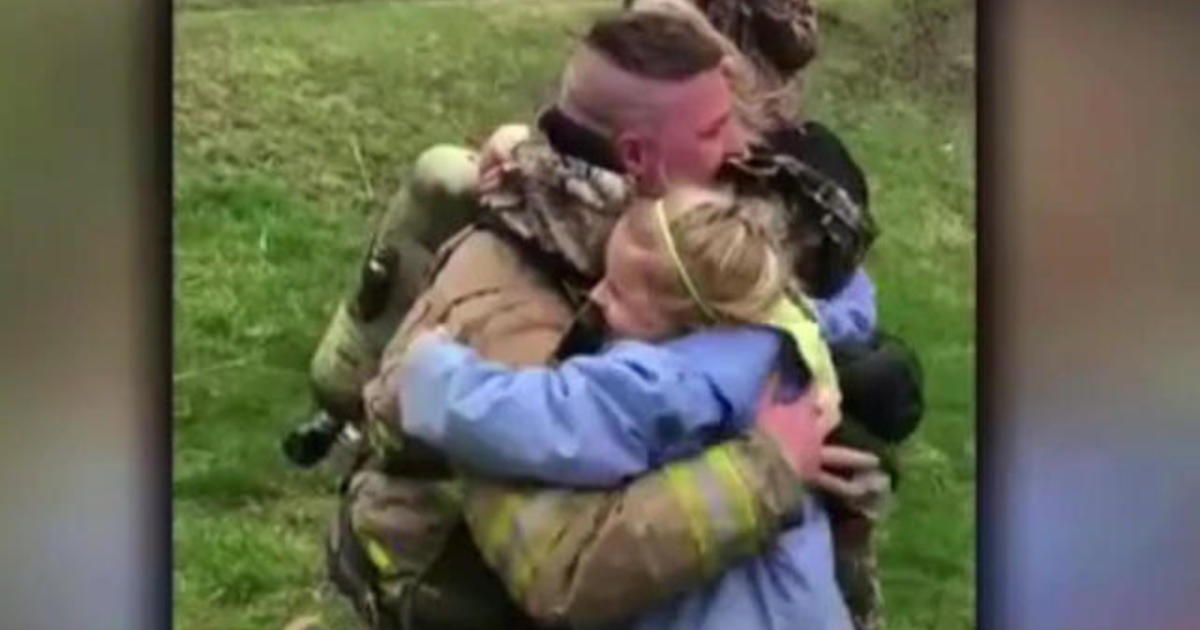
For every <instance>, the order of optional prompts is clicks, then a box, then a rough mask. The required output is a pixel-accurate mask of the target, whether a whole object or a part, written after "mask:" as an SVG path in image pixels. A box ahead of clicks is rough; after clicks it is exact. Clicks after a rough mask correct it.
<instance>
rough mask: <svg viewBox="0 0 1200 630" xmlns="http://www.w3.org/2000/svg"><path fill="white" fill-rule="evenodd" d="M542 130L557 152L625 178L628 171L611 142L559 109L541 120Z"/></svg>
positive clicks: (549, 111) (545, 114)
mask: <svg viewBox="0 0 1200 630" xmlns="http://www.w3.org/2000/svg"><path fill="white" fill-rule="evenodd" d="M538 129H540V130H541V131H542V134H544V135H545V136H546V140H547V141H549V143H550V147H551V148H553V149H554V151H555V152H557V153H559V154H561V155H567V156H570V157H573V158H576V159H579V160H583V161H584V162H587V163H588V164H591V165H593V166H596V167H599V168H603V169H605V170H609V171H612V172H614V173H620V174H624V172H625V169H624V168H622V166H621V162H620V160H618V159H617V155H616V152H614V151H613V147H612V143H611V142H610V141H609V139H608V138H606V137H604V136H603V135H602V134H600V133H599V132H596V131H594V130H592V129H591V128H589V127H587V126H585V125H584V124H582V123H580V122H578V121H576V120H575V119H573V118H572V117H571V116H569V115H568V114H567V113H566V112H565V111H563V110H562V109H561V108H559V107H558V106H552V107H550V108H549V109H547V110H546V111H544V112H542V114H541V116H539V117H538Z"/></svg>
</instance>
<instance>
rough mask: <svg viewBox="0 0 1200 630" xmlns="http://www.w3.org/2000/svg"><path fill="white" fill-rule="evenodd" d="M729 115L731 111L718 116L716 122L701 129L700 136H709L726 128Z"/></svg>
mask: <svg viewBox="0 0 1200 630" xmlns="http://www.w3.org/2000/svg"><path fill="white" fill-rule="evenodd" d="M729 114H730V112H729V110H726V111H725V112H724V113H723V114H721V115H720V116H718V117H717V119H716V120H714V121H712V122H711V123H709V124H708V125H707V126H705V127H704V128H703V129H701V130H700V135H703V136H708V135H712V134H714V133H716V132H717V131H718V130H720V129H721V127H723V126H725V123H726V122H727V121H728V120H729Z"/></svg>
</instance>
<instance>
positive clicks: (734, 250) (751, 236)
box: [627, 186, 788, 328]
mask: <svg viewBox="0 0 1200 630" xmlns="http://www.w3.org/2000/svg"><path fill="white" fill-rule="evenodd" d="M658 203H661V206H657V205H656V207H654V208H650V209H642V210H640V211H634V212H631V213H630V215H629V216H628V217H627V219H628V221H629V225H628V227H629V229H630V231H631V233H632V235H633V237H634V238H636V239H638V240H639V241H640V242H641V243H642V244H643V245H645V246H648V247H651V248H653V250H654V251H655V252H656V253H658V254H659V255H660V256H661V258H662V259H663V261H664V264H663V265H660V268H659V269H658V273H653V274H651V277H650V278H649V281H650V282H651V283H652V284H653V286H654V287H655V289H656V293H657V296H658V297H657V301H658V303H659V305H660V306H661V307H662V308H663V310H664V314H665V315H666V316H667V317H669V318H670V319H671V320H672V321H673V322H675V323H677V324H679V325H681V326H682V327H685V328H697V327H701V326H705V325H713V324H721V323H754V322H761V321H763V320H764V319H765V318H766V316H767V314H768V312H769V311H770V309H771V308H772V307H773V306H775V304H776V303H777V302H778V300H779V299H780V298H781V297H783V294H784V289H785V286H786V283H787V280H788V274H787V269H786V267H785V264H784V260H785V257H784V254H783V252H782V244H781V243H780V241H779V239H778V238H776V236H775V235H776V234H779V233H780V231H779V230H777V229H776V228H775V226H774V225H773V222H772V219H773V217H774V215H775V213H774V212H773V211H772V209H771V207H770V206H769V204H768V203H767V202H766V201H765V200H762V199H758V198H750V197H734V196H733V195H732V194H730V193H728V192H726V191H720V190H710V189H704V188H697V187H691V186H686V187H677V188H674V189H672V190H671V191H669V192H668V193H667V195H666V196H665V197H664V198H663V199H662V200H661V201H660V202H658ZM660 212H661V215H659V213H660ZM672 250H674V251H672ZM689 285H690V286H689ZM714 320H715V321H714Z"/></svg>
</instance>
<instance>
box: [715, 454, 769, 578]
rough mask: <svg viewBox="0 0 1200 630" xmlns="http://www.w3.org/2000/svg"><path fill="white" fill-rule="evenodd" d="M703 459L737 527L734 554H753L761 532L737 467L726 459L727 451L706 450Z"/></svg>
mask: <svg viewBox="0 0 1200 630" xmlns="http://www.w3.org/2000/svg"><path fill="white" fill-rule="evenodd" d="M704 459H705V461H707V462H708V463H709V464H711V465H712V467H713V470H714V471H715V472H716V476H717V479H719V480H720V482H721V486H722V488H723V489H724V490H725V497H726V498H727V500H728V503H729V504H731V505H732V506H733V513H734V515H735V516H734V518H735V519H736V520H737V525H738V536H737V547H736V549H737V551H739V552H740V554H746V555H751V554H753V553H754V551H755V550H756V549H757V547H758V542H759V540H761V538H762V530H761V523H760V522H759V520H758V514H757V513H756V512H755V510H754V503H753V499H752V498H751V496H750V488H749V487H747V486H746V482H745V481H744V480H743V479H742V475H741V473H739V472H738V469H737V465H736V464H734V463H733V459H732V458H730V456H729V450H728V447H718V448H710V449H709V450H708V451H707V452H706V453H705V455H704Z"/></svg>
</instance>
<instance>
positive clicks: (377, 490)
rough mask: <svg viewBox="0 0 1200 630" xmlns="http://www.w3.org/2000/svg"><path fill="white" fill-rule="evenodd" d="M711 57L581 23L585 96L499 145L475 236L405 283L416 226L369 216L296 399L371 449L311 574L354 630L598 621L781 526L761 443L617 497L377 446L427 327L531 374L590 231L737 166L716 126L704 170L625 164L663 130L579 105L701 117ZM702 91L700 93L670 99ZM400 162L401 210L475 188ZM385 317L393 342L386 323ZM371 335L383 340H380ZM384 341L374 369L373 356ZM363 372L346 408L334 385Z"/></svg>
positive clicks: (573, 305)
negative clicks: (355, 267)
mask: <svg viewBox="0 0 1200 630" xmlns="http://www.w3.org/2000/svg"><path fill="white" fill-rule="evenodd" d="M581 58H583V59H582V60H581ZM719 58H720V50H719V49H714V48H713V47H712V45H711V42H708V40H706V39H705V38H703V37H702V36H700V37H698V34H697V33H696V31H695V30H694V29H692V28H689V27H688V26H687V25H686V24H683V23H680V22H679V21H678V20H670V19H667V18H662V17H647V16H644V15H641V16H633V17H629V16H627V17H624V18H620V19H616V20H610V21H607V22H602V23H601V24H598V25H597V26H596V27H595V28H594V29H593V30H592V32H591V33H590V35H589V39H588V43H587V44H586V45H585V46H583V47H582V48H581V50H580V51H579V53H578V55H577V58H576V59H573V61H572V65H571V66H570V68H569V70H568V75H567V76H568V79H567V81H566V82H567V83H568V85H569V86H570V85H571V84H572V79H571V77H572V72H575V73H578V74H579V75H580V76H586V77H588V80H583V79H582V78H579V77H576V80H575V82H574V86H575V90H574V92H572V90H571V88H570V87H568V88H567V89H564V98H563V100H562V102H560V104H559V107H558V108H556V109H554V110H552V111H551V112H549V113H548V115H546V116H544V117H543V119H542V125H541V126H542V130H543V132H544V133H545V135H546V136H547V139H548V141H549V144H547V143H543V142H527V143H522V144H520V145H519V146H517V147H516V148H515V150H514V151H513V153H512V162H511V164H509V165H507V166H506V168H505V169H504V173H503V176H502V177H501V181H500V182H499V184H498V185H497V186H496V187H495V188H494V189H493V190H490V191H488V192H487V193H485V194H483V195H482V196H481V197H480V205H481V206H482V213H481V215H480V217H479V219H477V221H476V224H475V225H474V226H472V227H469V228H467V229H466V230H464V231H462V232H460V233H458V234H457V235H455V236H454V237H453V238H451V239H450V240H449V242H447V243H446V244H445V245H443V246H442V248H441V250H440V251H439V253H438V254H437V255H436V256H435V257H434V258H433V260H432V263H431V264H430V266H429V268H428V276H427V280H425V281H421V280H418V279H416V278H417V275H418V272H417V271H416V270H420V271H426V269H425V268H424V267H425V263H423V262H422V253H421V252H422V251H424V252H426V253H427V252H428V249H426V247H427V246H428V244H429V243H431V242H432V241H433V239H431V238H428V236H427V234H426V233H425V232H423V231H422V229H421V228H420V227H418V228H417V229H416V230H414V231H412V232H407V233H406V232H403V231H402V230H400V229H391V228H390V227H389V226H392V225H405V224H406V222H411V221H413V220H414V218H413V217H408V218H405V212H403V211H393V212H389V216H391V217H394V218H390V219H387V220H385V222H384V227H383V228H382V229H381V237H380V238H379V239H377V241H376V243H375V244H374V246H373V247H372V249H371V252H370V254H369V256H368V261H367V263H366V264H365V265H364V274H363V277H364V282H363V284H362V286H361V287H360V291H359V293H358V295H357V296H356V297H355V299H354V300H352V301H350V302H348V303H347V304H346V305H344V306H343V307H342V308H341V309H340V310H339V315H338V317H337V319H335V323H334V325H332V326H331V329H330V332H329V334H327V336H326V340H325V342H323V344H322V349H321V350H320V351H319V352H318V358H317V360H314V385H315V386H316V388H317V389H318V390H322V389H324V390H326V391H332V392H334V395H328V394H323V395H322V400H326V401H333V402H334V403H337V409H338V413H339V414H342V415H343V417H345V418H346V419H348V420H350V421H352V422H356V423H359V424H360V426H364V425H365V428H366V433H367V435H368V438H369V440H368V442H369V444H370V446H371V449H370V450H369V451H368V452H367V454H366V455H367V457H366V460H365V461H364V462H362V463H361V465H360V466H359V467H358V468H357V470H356V471H355V472H354V474H353V475H352V476H351V477H350V478H349V479H348V483H347V484H346V486H345V496H344V501H343V504H342V508H341V510H340V511H339V514H338V518H337V519H335V525H334V528H333V532H332V534H331V537H330V569H331V573H332V575H333V577H334V579H335V581H336V582H337V583H338V584H339V586H340V587H341V588H342V589H343V591H344V592H346V594H347V595H348V596H350V597H351V599H352V600H353V601H354V602H355V604H356V606H357V607H358V609H359V611H360V612H361V613H362V615H363V617H364V618H365V619H367V620H368V622H369V623H371V625H372V626H373V627H379V628H393V627H461V628H490V627H496V628H503V627H520V626H522V625H530V624H531V623H532V622H533V621H536V623H538V624H539V625H541V626H543V627H545V626H554V625H563V624H569V625H594V624H597V623H606V622H611V621H616V620H619V619H621V618H624V617H627V616H628V615H631V614H634V613H636V612H640V611H642V610H644V609H646V608H647V607H649V606H652V605H654V604H657V603H660V602H662V601H665V600H666V599H668V598H670V597H671V596H673V595H675V594H678V593H680V592H682V591H683V590H686V589H688V588H691V587H694V586H696V585H698V584H701V583H703V582H704V581H705V580H707V579H710V578H711V577H713V576H714V575H716V574H718V573H719V572H720V570H721V569H722V567H725V566H729V565H730V564H732V563H735V562H737V561H738V560H739V559H742V558H745V557H748V556H751V555H754V554H755V553H757V552H758V551H759V550H761V549H762V548H763V546H764V545H766V544H769V543H770V542H771V540H772V539H773V537H774V535H775V533H776V532H777V531H778V530H779V528H780V527H781V526H782V524H783V522H784V520H785V519H786V518H790V517H792V516H794V515H793V514H792V512H793V511H794V509H795V506H796V505H797V500H798V498H799V497H798V496H797V494H798V492H800V491H801V488H802V485H801V484H800V483H798V482H800V481H802V480H800V479H798V478H797V476H796V473H795V472H794V470H793V469H792V467H791V465H790V464H789V460H788V458H786V457H784V456H783V455H782V453H781V451H780V449H781V448H783V446H782V445H786V444H787V440H786V438H785V437H783V436H776V435H770V434H766V433H763V432H761V431H755V432H752V433H750V434H749V435H747V436H743V437H739V438H737V439H734V440H730V441H729V442H726V443H723V444H720V445H717V446H714V447H712V448H710V449H709V450H708V451H706V452H705V453H703V454H701V455H699V456H697V457H694V458H692V459H689V460H684V461H681V462H677V463H675V464H673V465H671V466H669V467H668V468H667V469H666V470H664V471H661V472H656V473H653V474H649V475H646V476H645V477H642V478H640V479H637V480H634V481H632V482H631V483H630V484H629V485H628V486H626V487H624V488H622V489H618V490H611V491H570V490H565V489H551V488H537V487H529V486H522V485H518V484H499V483H493V482H489V481H487V480H482V479H475V478H472V477H470V476H465V475H455V474H453V473H452V471H451V470H450V469H449V467H448V466H447V465H446V464H445V462H443V461H441V459H440V458H439V457H438V456H437V455H436V454H435V453H432V452H430V451H429V449H427V448H423V447H422V446H421V445H420V444H418V443H416V442H413V441H411V440H405V439H404V438H403V436H400V435H398V430H397V428H396V427H398V422H397V418H396V412H397V410H396V400H395V379H396V374H395V366H396V365H397V363H398V361H399V358H400V357H401V356H402V354H403V351H404V348H405V347H406V344H407V343H408V341H409V340H411V339H412V337H413V336H415V335H416V334H417V333H419V332H420V331H422V330H425V329H428V328H430V327H432V326H437V325H443V326H449V327H450V328H452V329H454V330H456V331H457V333H458V334H459V336H460V337H461V338H462V339H463V340H464V341H466V342H467V343H468V344H470V345H472V346H473V347H475V348H476V350H478V351H479V352H481V354H483V355H484V356H488V357H491V358H494V359H497V360H502V361H506V362H511V363H518V364H522V363H524V364H529V363H541V362H545V361H547V360H551V359H552V358H553V356H554V355H555V353H556V349H560V350H561V349H565V348H567V347H569V346H571V345H572V344H573V343H574V340H573V339H572V338H571V336H570V335H568V336H566V337H564V335H565V334H566V333H567V332H568V330H569V329H571V328H572V321H573V319H574V316H575V313H576V312H577V311H578V310H579V308H580V307H581V306H582V305H583V297H584V295H585V294H586V291H587V289H588V288H589V287H590V286H591V284H592V283H593V282H594V280H595V279H596V278H597V277H598V276H599V274H600V269H599V264H600V252H601V251H602V245H603V243H604V241H605V239H606V238H607V233H608V228H609V227H611V224H612V222H613V221H614V220H615V218H616V216H617V214H618V213H619V212H620V210H622V209H624V208H625V207H626V206H627V204H628V201H629V196H630V195H632V194H656V191H657V192H661V187H662V185H664V184H665V181H664V180H663V177H664V176H665V177H668V178H672V179H684V180H691V181H706V180H707V179H709V178H711V176H712V174H713V172H712V171H714V170H715V168H708V169H707V170H708V172H704V170H705V169H695V168H692V169H690V170H689V168H688V167H687V166H688V161H689V160H693V166H694V159H696V158H697V155H701V157H707V158H708V159H709V161H710V162H711V158H712V157H713V156H714V155H715V157H716V158H718V160H719V159H720V158H721V156H722V155H724V154H728V153H729V152H737V151H739V150H740V146H739V145H740V141H739V140H738V139H737V137H736V130H734V129H733V128H728V129H727V128H726V127H724V126H723V127H721V128H719V129H718V130H717V131H716V132H715V133H717V134H718V136H719V137H720V138H721V140H720V145H719V147H718V153H717V154H704V152H703V151H699V149H698V148H697V147H698V146H699V145H696V146H692V147H691V149H692V150H693V151H694V153H695V154H692V155H689V154H688V153H687V152H686V151H684V152H682V153H679V152H676V154H675V155H676V158H675V160H676V161H675V163H674V164H671V163H670V160H669V159H668V158H667V157H666V156H664V155H662V154H661V153H660V154H658V157H657V158H655V157H653V155H654V153H653V152H648V151H646V149H647V147H651V146H654V147H655V149H654V150H655V151H659V150H662V152H663V153H665V152H666V148H667V147H665V145H663V144H662V140H663V137H662V135H661V134H667V133H668V132H667V131H658V132H651V131H649V130H648V129H646V128H639V127H634V126H632V123H630V122H629V121H628V120H626V119H624V118H622V115H623V113H622V112H620V111H608V110H606V109H605V108H604V107H596V105H597V103H604V104H607V106H608V107H609V108H611V107H614V106H615V104H614V103H613V101H612V100H611V97H612V96H613V95H614V94H618V93H620V94H624V95H627V96H628V95H641V96H642V97H643V98H644V99H649V100H644V101H643V102H641V103H637V105H641V106H657V107H660V108H661V107H664V105H663V104H662V103H661V102H658V101H654V100H653V99H652V98H651V97H652V96H654V95H658V96H659V97H662V96H663V95H664V94H674V95H675V96H674V97H672V102H673V103H675V104H676V105H678V103H695V102H700V103H709V104H711V103H712V102H713V99H714V98H715V99H717V102H719V101H720V98H721V96H720V94H719V93H715V92H712V90H714V89H716V88H714V87H713V85H714V84H713V83H712V82H713V81H714V80H717V79H720V72H719V70H718V67H717V60H719ZM689 64H690V66H689ZM605 67H607V68H605ZM597 72H599V73H600V75H597V74H596V73H597ZM617 84H621V86H620V87H619V88H618V87H616V86H617ZM720 85H724V84H723V81H722V82H720ZM605 86H607V87H605ZM698 86H699V87H698ZM704 86H707V87H704ZM631 87H632V88H634V89H631ZM702 88H703V89H707V90H709V91H710V92H701V93H699V94H698V97H697V94H694V93H693V94H691V96H687V94H688V92H687V91H688V90H692V91H693V92H695V90H697V89H702ZM605 89H608V90H609V91H610V92H609V93H607V94H600V93H592V94H586V95H585V94H584V93H586V92H588V91H589V90H590V91H592V92H595V91H596V90H599V91H600V92H603V91H604V90H605ZM680 94H683V95H684V96H683V97H680ZM706 94H707V96H706ZM714 94H716V95H715V96H714ZM630 98H632V96H630ZM725 98H726V99H727V98H728V96H727V95H726V96H725ZM617 109H618V110H620V108H619V107H618V108H617ZM672 111H673V110H672ZM618 114H621V115H618ZM676 118H678V116H676ZM684 118H685V119H686V117H684ZM714 120H716V119H714ZM723 120H726V121H727V122H724V123H721V124H722V125H730V124H732V123H730V122H728V117H727V116H726V117H725V118H724V119H723ZM672 122H673V123H678V124H682V123H679V122H678V121H672ZM692 122H693V124H694V123H695V122H696V120H695V118H694V117H693V119H692ZM665 126H666V127H671V124H667V125H665ZM634 130H636V131H637V133H633V131H634ZM691 131H692V132H693V133H696V132H697V130H696V129H691ZM708 131H710V130H707V129H706V130H705V133H708ZM627 132H628V133H627ZM653 133H660V136H659V137H652V134H653ZM638 134H641V135H640V136H639V135H638ZM648 134H649V135H648ZM613 138H618V139H619V141H618V142H617V143H614V142H612V139H613ZM631 138H632V139H631ZM639 138H640V139H639ZM655 142H657V143H658V144H657V145H655V144H654V143H655ZM692 142H696V141H695V140H693V141H692ZM614 144H616V145H617V146H614ZM614 149H617V150H614ZM424 159H430V156H428V155H427V156H424V157H423V160H424ZM472 161H473V158H472V157H471V156H470V155H469V154H462V155H459V156H458V157H457V158H454V159H451V160H449V161H448V164H449V165H450V170H451V171H453V170H454V169H455V168H458V167H459V166H462V167H463V171H462V172H463V173H469V172H470V170H471V169H470V168H469V167H470V166H471V164H472ZM456 164H457V165H459V166H455V165H456ZM420 166H421V164H420V162H419V164H418V169H417V170H418V176H417V178H416V179H415V181H414V185H413V186H411V187H410V191H411V192H409V193H406V194H403V196H402V197H401V199H405V198H407V203H408V204H409V205H408V209H409V210H410V211H412V210H413V209H417V208H419V207H420V203H421V202H422V199H421V197H422V196H425V195H431V194H433V195H445V194H447V193H449V194H448V195H447V196H449V197H454V196H456V195H455V193H461V192H463V191H468V192H469V191H470V190H471V189H472V188H473V187H474V186H475V185H476V183H475V180H474V179H473V178H471V177H470V176H465V177H463V178H462V179H461V181H462V182H464V184H463V185H462V186H456V185H455V184H453V182H454V181H455V178H453V177H449V178H446V177H440V176H439V177H437V178H434V179H435V180H436V181H437V182H439V184H438V185H434V186H425V185H424V183H426V182H423V181H422V178H421V168H420ZM712 166H715V162H714V163H712V164H708V165H707V167H712ZM446 167H447V166H446V164H443V165H442V168H443V169H444V168H446ZM445 182H451V184H450V185H448V186H447V185H445ZM456 188H457V189H456ZM458 196H459V197H460V198H461V197H462V195H458ZM466 196H467V197H470V195H469V194H468V195H466ZM467 211H468V212H469V211H470V210H469V209H468V210H467ZM407 225H411V223H407ZM426 227H427V228H428V226H426ZM422 241H425V243H423V242H422ZM422 286H423V292H421V293H420V296H419V297H418V298H417V299H416V300H415V302H412V301H411V297H410V296H411V295H413V293H414V292H415V291H414V289H415V288H416V287H422ZM401 316H403V321H402V323H401V324H400V326H399V328H398V329H395V328H394V326H392V324H391V322H389V321H387V320H388V319H389V318H391V319H392V320H393V321H394V320H396V319H400V317H401ZM339 322H341V323H339ZM388 328H392V329H393V330H395V335H394V336H392V337H391V340H390V341H384V342H382V343H381V341H380V340H382V339H385V338H386V337H387V329H388ZM577 329H578V328H577ZM384 344H386V347H385V348H384V350H383V353H382V359H380V358H379V354H378V352H377V351H376V348H378V347H380V346H381V345H384ZM376 372H377V373H378V376H376V377H375V378H374V379H373V380H371V382H370V383H369V385H368V386H367V387H366V389H365V395H364V396H363V397H361V398H358V400H355V397H354V394H353V390H354V387H353V383H354V381H356V380H361V379H363V378H364V375H365V376H366V377H369V376H372V375H374V374H375V373H376ZM330 375H335V376H334V377H333V378H330ZM342 394H345V395H344V396H343V395H342ZM331 406H333V405H331ZM364 420H365V423H364V422H363V421H364ZM848 463H849V462H848ZM856 463H857V465H858V466H860V467H865V468H868V469H869V468H871V467H872V466H873V464H872V463H871V462H870V461H869V460H865V459H861V458H860V459H858V460H856ZM713 499H716V500H715V501H714V500H713ZM729 510H733V512H729ZM739 515H740V516H739ZM463 517H465V518H463ZM485 565H486V566H485ZM487 567H491V569H493V570H494V571H495V573H492V572H490V571H488V570H487ZM497 577H498V578H499V581H497V580H496V578H497ZM505 593H507V594H508V595H509V596H511V598H512V600H515V602H516V603H518V604H519V605H520V609H516V608H513V607H512V605H511V603H510V601H509V600H508V598H506V597H505ZM530 617H532V619H531V618H530Z"/></svg>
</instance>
